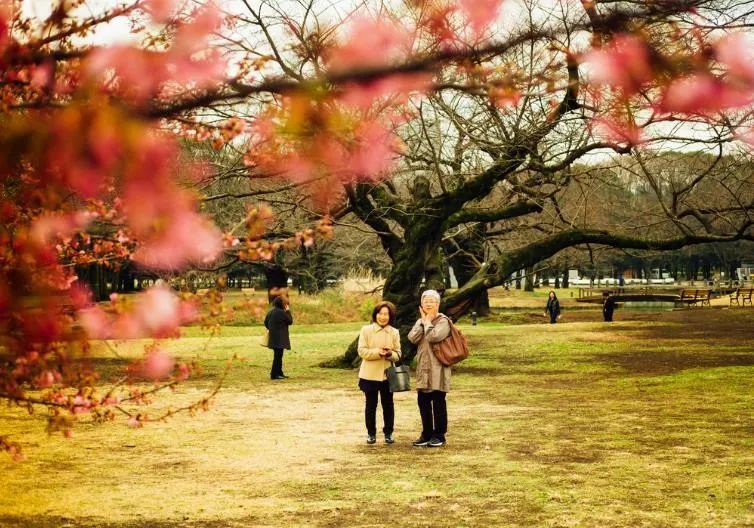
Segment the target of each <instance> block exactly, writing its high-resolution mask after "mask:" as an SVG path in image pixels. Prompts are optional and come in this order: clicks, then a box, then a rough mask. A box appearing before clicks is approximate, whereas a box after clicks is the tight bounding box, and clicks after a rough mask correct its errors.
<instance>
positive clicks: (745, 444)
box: [0, 292, 754, 528]
mask: <svg viewBox="0 0 754 528" xmlns="http://www.w3.org/2000/svg"><path fill="white" fill-rule="evenodd" d="M543 298H544V293H542V294H541V295H540V294H539V292H538V294H537V295H534V296H530V297H528V298H522V299H520V301H521V302H517V303H513V302H512V301H508V300H506V298H505V296H502V297H500V298H494V299H493V305H495V306H497V307H498V308H500V310H499V313H498V314H497V315H496V316H493V317H491V318H490V319H489V321H486V322H482V323H481V324H480V325H477V326H471V325H470V324H468V323H467V322H465V321H464V322H463V323H462V325H461V327H462V329H463V330H464V332H465V333H466V334H467V335H468V336H469V340H470V344H471V350H472V355H471V357H470V358H469V359H468V360H467V361H465V362H464V363H462V364H461V365H460V366H458V367H457V368H456V371H455V374H454V378H453V391H452V392H451V394H450V395H449V397H448V407H449V421H450V431H449V434H448V445H447V446H445V447H443V448H439V449H429V448H413V447H411V441H412V440H413V439H414V438H415V437H416V436H417V434H418V432H419V418H418V412H417V410H416V403H415V394H414V393H413V392H411V393H400V394H397V395H396V415H397V417H396V434H395V436H396V443H395V444H394V445H391V446H388V445H385V444H383V443H382V438H381V437H379V438H378V440H379V441H378V443H377V445H375V446H367V445H366V444H365V443H364V440H365V432H364V430H363V424H362V422H363V418H362V413H363V397H362V395H361V393H360V392H359V391H358V389H357V387H356V371H353V370H338V369H323V368H320V367H318V364H319V363H320V362H322V361H323V360H327V359H330V358H332V357H333V356H335V355H337V354H338V353H339V352H340V351H342V350H343V349H344V348H345V346H346V345H347V344H348V343H349V342H350V341H351V340H352V339H353V338H354V336H355V335H356V333H357V332H358V329H359V327H360V324H361V323H358V322H342V323H333V324H303V325H296V326H294V327H293V329H292V330H293V332H292V334H293V335H292V341H293V343H294V351H293V352H292V353H288V354H287V355H286V358H285V365H286V368H285V370H286V373H287V374H288V375H290V376H291V378H290V379H288V380H283V381H275V382H272V381H270V380H269V379H268V373H269V364H270V354H269V352H268V351H267V350H265V349H263V348H261V347H260V346H259V345H258V344H257V342H258V336H260V335H261V331H260V328H259V326H256V325H255V326H233V327H226V328H223V331H222V333H221V335H220V336H218V337H212V338H209V337H208V335H207V334H206V332H204V331H203V330H201V329H198V328H188V329H186V332H185V334H186V336H185V338H183V339H181V340H179V341H175V342H171V343H170V347H171V348H172V350H173V351H174V352H175V353H176V354H178V355H180V356H182V357H185V358H189V359H191V358H196V359H198V360H199V361H200V363H201V364H202V366H203V373H202V374H201V375H200V376H197V377H195V378H193V379H192V380H190V381H189V382H186V383H185V384H183V385H181V386H180V387H179V388H178V389H177V390H176V391H175V392H173V393H171V394H168V395H166V396H164V397H162V398H159V399H158V400H157V402H156V405H157V406H158V407H165V406H168V405H171V406H174V407H177V406H180V405H182V404H185V403H187V402H190V401H195V400H196V399H198V398H200V397H201V396H202V395H203V394H205V393H206V392H208V391H210V390H211V389H212V387H213V385H214V384H215V383H216V382H217V379H218V377H219V376H220V374H221V372H222V371H223V369H224V368H225V365H226V363H227V361H228V359H229V358H231V357H233V356H234V355H239V356H241V357H242V358H243V360H242V361H239V362H236V364H235V365H234V366H233V367H232V369H231V370H230V373H229V375H228V377H227V379H226V381H225V386H224V388H223V389H222V391H221V392H220V393H219V396H218V397H217V399H216V401H215V402H214V404H213V405H212V407H211V409H210V410H209V411H207V412H202V413H200V414H198V415H196V416H193V417H191V416H188V415H179V416H177V417H174V418H171V419H170V420H169V421H167V422H165V423H152V424H148V425H146V426H145V427H144V428H142V429H129V428H128V427H126V425H125V421H124V420H119V421H116V422H115V423H107V424H101V425H94V424H91V423H87V422H86V420H83V421H82V422H81V423H80V424H78V425H77V426H76V428H75V429H74V433H73V436H72V438H70V439H67V438H64V437H63V436H62V435H60V434H56V435H53V436H47V435H46V433H45V432H44V417H43V416H41V415H34V416H31V417H30V416H28V415H24V414H23V413H21V412H19V411H18V410H17V409H13V408H2V409H1V410H0V431H1V432H2V434H8V435H10V436H11V437H12V438H13V439H17V440H19V441H21V442H22V443H23V445H24V449H25V453H26V456H27V460H26V461H23V462H12V461H10V460H9V459H8V458H7V457H0V490H1V491H0V526H2V527H9V528H10V527H12V528H16V527H19V528H20V527H24V528H34V527H45V528H47V527H108V528H131V527H137V526H149V527H155V528H168V527H169V528H173V527H176V528H177V527H183V526H188V527H197V528H198V527H212V528H214V527H225V526H229V527H246V526H260V527H261V526H286V527H287V526H315V527H328V526H333V527H334V526H349V527H351V526H357V527H383V526H395V527H424V526H427V527H445V526H448V527H451V526H452V527H483V526H511V527H514V526H527V527H529V526H530V527H679V528H680V527H684V528H686V527H710V528H712V527H714V528H723V527H754V391H753V390H752V374H754V333H753V332H752V328H754V309H752V308H741V309H725V308H723V307H718V308H704V309H686V310H675V311H662V312H651V311H637V312H628V311H622V310H618V312H616V322H614V323H612V324H606V323H602V322H600V321H599V319H600V317H599V315H600V314H599V311H598V310H597V309H594V308H593V309H592V310H588V309H578V307H576V306H575V305H573V306H572V309H570V310H568V309H567V310H566V311H565V314H564V319H563V322H562V323H561V324H557V325H547V324H542V316H541V306H540V305H541V304H542V302H541V300H542V299H543ZM508 304H510V306H508ZM514 304H515V306H513V305H514ZM564 304H566V305H571V304H572V303H570V302H566V303H564ZM506 307H508V308H511V310H510V311H506V310H505V308H506ZM514 308H515V309H514ZM300 319H305V317H302V318H300ZM511 323H515V324H511ZM138 350H139V349H138V347H137V346H136V344H134V343H132V344H130V345H126V346H121V347H120V354H122V355H123V356H124V358H127V357H129V356H130V355H134V354H136V353H137V351H138ZM103 354H104V351H103ZM120 361H125V359H123V360H114V359H108V358H104V357H103V359H102V360H101V364H102V366H103V367H104V369H105V371H107V370H108V369H112V370H113V372H115V369H116V367H119V366H120V365H119V362H120ZM379 419H380V416H379V415H378V420H379Z"/></svg>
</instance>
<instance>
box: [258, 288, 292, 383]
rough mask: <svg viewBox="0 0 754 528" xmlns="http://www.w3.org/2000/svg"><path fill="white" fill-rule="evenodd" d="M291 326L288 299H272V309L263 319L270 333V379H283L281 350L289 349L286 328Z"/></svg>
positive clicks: (280, 297)
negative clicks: (271, 356)
mask: <svg viewBox="0 0 754 528" xmlns="http://www.w3.org/2000/svg"><path fill="white" fill-rule="evenodd" d="M292 324H293V316H292V315H291V311H290V308H289V306H288V299H287V298H285V297H283V296H282V295H280V296H278V297H274V298H273V299H272V307H271V308H270V311H269V312H267V316H266V317H265V318H264V326H265V328H267V330H268V331H269V332H270V338H269V341H268V342H267V347H268V348H271V349H272V351H273V359H272V369H271V370H270V379H273V380H279V379H285V378H287V377H288V376H286V375H285V374H284V373H283V349H285V350H290V349H291V340H290V337H289V335H288V327H289V326H290V325H292Z"/></svg>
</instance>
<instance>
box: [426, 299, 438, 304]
mask: <svg viewBox="0 0 754 528" xmlns="http://www.w3.org/2000/svg"><path fill="white" fill-rule="evenodd" d="M422 302H423V303H424V304H439V303H438V302H437V301H436V300H434V299H422Z"/></svg>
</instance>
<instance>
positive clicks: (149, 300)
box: [133, 286, 181, 336]
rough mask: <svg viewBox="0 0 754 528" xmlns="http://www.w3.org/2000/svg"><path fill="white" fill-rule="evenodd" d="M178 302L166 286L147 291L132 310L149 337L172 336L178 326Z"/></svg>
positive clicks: (179, 321)
mask: <svg viewBox="0 0 754 528" xmlns="http://www.w3.org/2000/svg"><path fill="white" fill-rule="evenodd" d="M179 309H180V301H179V299H178V297H177V296H176V295H175V294H174V293H173V292H172V291H171V290H170V288H168V287H167V286H155V287H153V288H150V289H149V290H147V292H146V293H145V294H143V295H142V296H141V297H140V298H139V299H138V301H137V302H136V307H135V308H134V314H133V315H134V317H135V318H136V319H137V320H139V322H140V324H141V327H142V328H143V329H144V330H145V331H146V332H147V333H148V335H151V336H161V335H164V336H169V335H173V334H174V333H175V331H176V330H177V329H178V325H180V323H181V320H180V312H179Z"/></svg>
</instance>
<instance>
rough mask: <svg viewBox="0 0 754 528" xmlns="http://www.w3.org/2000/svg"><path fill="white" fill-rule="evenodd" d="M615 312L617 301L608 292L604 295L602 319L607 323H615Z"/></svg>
mask: <svg viewBox="0 0 754 528" xmlns="http://www.w3.org/2000/svg"><path fill="white" fill-rule="evenodd" d="M614 311H615V299H614V298H613V296H612V295H610V294H609V293H608V292H605V293H603V294H602V318H603V319H604V320H605V322H607V323H611V322H612V321H613V312H614Z"/></svg>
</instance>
